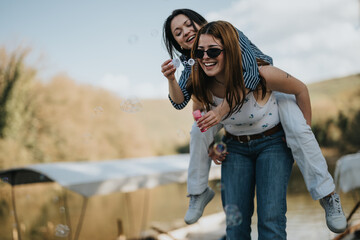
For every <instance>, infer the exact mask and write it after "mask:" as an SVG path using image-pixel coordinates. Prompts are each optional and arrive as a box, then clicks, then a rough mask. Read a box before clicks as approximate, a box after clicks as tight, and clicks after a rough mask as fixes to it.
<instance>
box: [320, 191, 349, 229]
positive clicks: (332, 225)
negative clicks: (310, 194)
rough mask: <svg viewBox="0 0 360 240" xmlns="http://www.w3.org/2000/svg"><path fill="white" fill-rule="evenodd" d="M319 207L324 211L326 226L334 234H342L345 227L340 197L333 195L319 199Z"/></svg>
mask: <svg viewBox="0 0 360 240" xmlns="http://www.w3.org/2000/svg"><path fill="white" fill-rule="evenodd" d="M320 204H321V206H322V207H323V208H324V209H325V213H326V225H327V226H328V228H329V229H330V230H331V231H332V232H334V233H342V232H344V231H345V229H346V227H347V222H346V217H345V215H344V212H343V210H342V207H341V203H340V197H339V195H338V194H337V193H334V194H332V195H330V196H328V197H324V198H322V199H320Z"/></svg>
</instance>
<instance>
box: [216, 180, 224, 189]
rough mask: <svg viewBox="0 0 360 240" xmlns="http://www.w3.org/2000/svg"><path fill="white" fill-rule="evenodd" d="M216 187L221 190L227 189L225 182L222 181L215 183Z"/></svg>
mask: <svg viewBox="0 0 360 240" xmlns="http://www.w3.org/2000/svg"><path fill="white" fill-rule="evenodd" d="M215 187H216V189H217V190H219V191H224V190H225V184H222V183H221V182H218V183H217V184H216V185H215Z"/></svg>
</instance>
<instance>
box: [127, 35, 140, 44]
mask: <svg viewBox="0 0 360 240" xmlns="http://www.w3.org/2000/svg"><path fill="white" fill-rule="evenodd" d="M137 41H138V36H137V35H135V34H133V35H130V36H129V38H128V42H129V43H130V44H135V43H137Z"/></svg>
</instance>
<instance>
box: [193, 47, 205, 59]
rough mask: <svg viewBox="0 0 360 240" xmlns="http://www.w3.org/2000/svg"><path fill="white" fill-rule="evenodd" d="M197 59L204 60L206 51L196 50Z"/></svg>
mask: <svg viewBox="0 0 360 240" xmlns="http://www.w3.org/2000/svg"><path fill="white" fill-rule="evenodd" d="M195 57H196V58H200V59H201V58H203V57H204V51H202V50H199V49H196V50H195Z"/></svg>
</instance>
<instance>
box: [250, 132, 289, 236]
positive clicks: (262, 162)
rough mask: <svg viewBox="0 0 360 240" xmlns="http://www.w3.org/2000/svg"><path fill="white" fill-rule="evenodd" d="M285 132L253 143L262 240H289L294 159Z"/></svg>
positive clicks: (251, 144)
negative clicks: (289, 190) (289, 193)
mask: <svg viewBox="0 0 360 240" xmlns="http://www.w3.org/2000/svg"><path fill="white" fill-rule="evenodd" d="M284 137H285V135H284V133H283V132H278V133H275V134H273V135H271V136H269V137H266V138H264V139H262V140H256V141H254V142H250V143H249V144H250V146H251V147H252V148H253V150H255V151H256V152H257V153H258V157H257V159H256V167H255V168H256V199H257V213H258V233H259V239H261V240H265V239H266V240H275V239H279V240H280V239H286V215H285V214H286V210H287V207H286V192H287V186H288V182H289V179H290V175H291V169H292V165H293V157H292V154H291V151H290V149H289V148H288V147H287V145H286V143H285V141H284V140H283V138H284Z"/></svg>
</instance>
